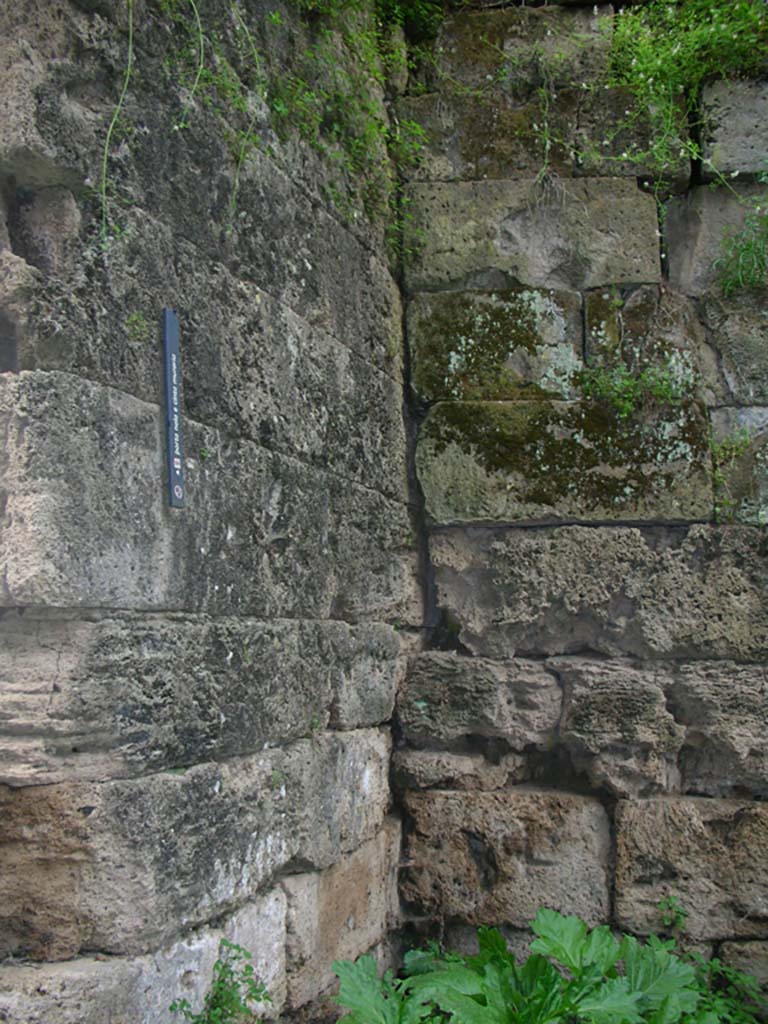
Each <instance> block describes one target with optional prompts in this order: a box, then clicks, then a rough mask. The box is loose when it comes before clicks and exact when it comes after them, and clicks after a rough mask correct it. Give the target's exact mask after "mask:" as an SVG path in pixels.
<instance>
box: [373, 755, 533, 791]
mask: <svg viewBox="0 0 768 1024" xmlns="http://www.w3.org/2000/svg"><path fill="white" fill-rule="evenodd" d="M392 768H393V772H394V780H395V784H396V786H397V787H398V788H399V789H401V790H405V789H461V790H465V789H468V790H471V789H504V788H505V786H506V785H507V783H511V782H522V781H524V779H525V757H524V756H523V755H522V754H504V755H503V756H502V757H500V758H499V760H498V763H497V764H496V763H493V762H491V761H489V760H487V758H485V757H484V756H483V755H482V754H453V753H449V752H447V751H444V750H407V749H406V750H396V751H395V753H394V756H393V758H392Z"/></svg>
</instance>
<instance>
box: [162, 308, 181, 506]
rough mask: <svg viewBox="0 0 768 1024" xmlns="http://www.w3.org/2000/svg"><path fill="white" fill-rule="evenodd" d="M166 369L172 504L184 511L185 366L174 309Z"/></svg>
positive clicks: (167, 324) (166, 327)
mask: <svg viewBox="0 0 768 1024" xmlns="http://www.w3.org/2000/svg"><path fill="white" fill-rule="evenodd" d="M163 366H164V371H165V436H166V447H167V453H168V502H169V504H170V506H171V508H184V450H183V448H182V444H181V401H180V393H179V388H180V384H181V363H180V357H179V318H178V315H177V314H176V310H174V309H164V310H163Z"/></svg>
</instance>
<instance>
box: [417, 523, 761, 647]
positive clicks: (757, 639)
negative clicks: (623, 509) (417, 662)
mask: <svg viewBox="0 0 768 1024" xmlns="http://www.w3.org/2000/svg"><path fill="white" fill-rule="evenodd" d="M430 549H431V553H432V561H433V563H434V565H435V570H436V582H437V602H438V605H439V606H441V607H442V608H443V609H444V612H445V614H446V615H447V616H448V618H449V620H450V621H451V622H452V623H453V624H454V626H455V628H456V631H457V635H458V638H459V640H460V642H461V643H463V644H464V645H465V646H466V647H468V648H469V649H470V650H471V651H472V653H473V654H475V655H481V656H486V657H501V658H508V657H511V656H512V655H513V654H514V653H515V652H517V654H518V655H519V656H522V657H525V656H527V655H529V654H564V653H575V652H578V651H583V650H585V649H591V650H593V651H599V652H600V653H603V654H611V655H638V656H641V657H653V658H663V657H675V658H734V659H736V660H739V661H750V660H751V661H760V660H761V659H763V658H765V657H766V654H768V609H767V605H766V585H767V583H768V563H767V562H766V557H767V554H768V553H767V552H766V547H765V538H764V534H763V532H762V531H761V530H760V529H757V528H750V527H736V526H731V527H725V528H716V527H709V526H702V525H699V526H692V527H690V528H688V529H682V528H680V529H664V528H657V529H653V528H646V529H642V530H641V529H638V528H629V527H592V528H590V527H581V526H573V527H561V528H556V529H548V528H541V529H531V530H514V529H509V530H498V529H497V530H487V529H479V528H477V529H472V530H469V531H459V530H445V531H441V532H440V533H436V534H434V535H433V536H432V538H431V541H430Z"/></svg>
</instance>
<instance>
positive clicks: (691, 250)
mask: <svg viewBox="0 0 768 1024" xmlns="http://www.w3.org/2000/svg"><path fill="white" fill-rule="evenodd" d="M732 190H736V191H738V195H735V194H734V191H732ZM756 194H757V192H756V190H755V188H754V186H752V187H749V186H746V187H745V186H739V187H738V189H736V186H735V185H730V187H729V188H727V189H726V188H718V189H714V190H712V189H710V188H709V187H708V186H699V187H698V188H693V189H691V190H690V192H688V193H686V195H685V196H681V197H680V198H675V199H671V200H670V201H669V203H668V204H667V215H666V223H665V234H666V245H667V253H668V256H669V281H670V284H671V285H672V287H673V288H677V289H678V290H679V291H681V292H684V293H685V294H686V295H693V296H699V295H703V294H704V292H706V291H707V290H708V289H710V288H712V287H713V286H714V285H716V284H717V280H718V273H719V271H718V268H717V265H716V263H717V260H719V259H720V258H721V257H722V255H723V241H724V239H725V238H726V237H727V236H729V235H733V234H735V233H737V232H738V230H739V229H740V228H741V226H742V225H743V223H744V218H745V216H746V213H747V205H746V204H745V203H744V202H743V201H741V200H744V199H746V200H749V199H750V198H751V197H753V196H755V195H756ZM739 196H740V197H741V200H740V198H739Z"/></svg>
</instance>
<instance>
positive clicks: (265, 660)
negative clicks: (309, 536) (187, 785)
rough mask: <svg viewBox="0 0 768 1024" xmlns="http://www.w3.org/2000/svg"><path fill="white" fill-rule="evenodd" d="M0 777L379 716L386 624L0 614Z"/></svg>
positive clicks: (280, 735)
mask: <svg viewBox="0 0 768 1024" xmlns="http://www.w3.org/2000/svg"><path fill="white" fill-rule="evenodd" d="M0 645H2V647H3V650H4V652H5V658H4V661H3V665H2V667H0V783H3V784H5V785H12V786H17V785H29V784H36V785H39V784H41V783H52V782H61V781H65V780H69V781H76V780H80V781H85V780H94V781H98V780H102V779H107V778H115V777H126V776H133V775H137V774H140V773H142V772H147V771H153V772H157V771H162V770H166V769H168V768H180V767H184V766H188V765H190V764H195V763H199V762H202V761H211V760H218V759H220V758H223V757H231V756H233V755H237V754H246V753H254V752H256V751H259V750H261V749H262V748H263V747H265V746H276V745H278V744H283V743H286V742H289V741H291V740H295V739H298V738H300V737H302V736H306V735H307V734H308V733H309V732H310V730H311V729H313V728H315V729H317V728H324V727H325V726H326V725H327V724H328V721H329V718H331V717H332V718H333V720H334V722H335V723H336V724H337V725H340V726H341V727H342V728H358V727H360V726H366V725H375V724H377V723H378V722H381V721H383V720H386V719H388V718H389V717H390V716H391V713H392V708H393V705H394V698H395V690H396V687H397V684H398V680H399V674H400V667H399V665H398V663H397V656H398V652H399V643H398V638H397V635H396V634H395V632H394V631H393V630H392V629H390V628H389V627H387V626H378V625H370V626H348V625H346V624H345V623H320V622H295V621H293V622H288V621H278V622H272V623H264V622H255V621H252V620H248V619H231V618H229V619H219V620H214V619H209V618H205V617H202V616H200V617H190V618H181V617H178V618H170V617H168V618H159V617H151V618H141V617H132V616H121V617H116V618H103V619H99V618H97V617H91V618H90V619H78V618H75V617H74V616H72V615H67V614H57V613H49V614H46V613H42V614H37V615H36V614H35V613H33V612H27V613H26V614H24V615H18V614H16V613H8V614H7V615H6V616H5V617H4V618H3V619H2V620H1V621H0Z"/></svg>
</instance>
